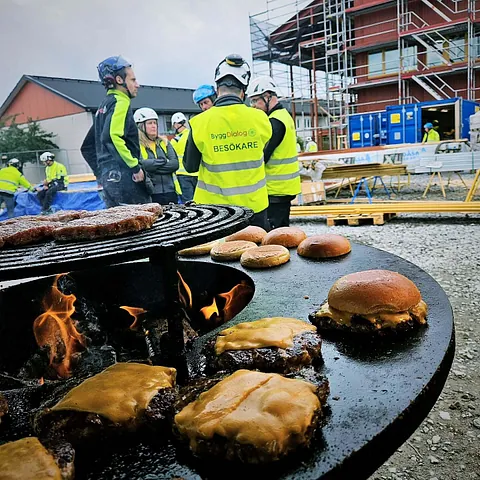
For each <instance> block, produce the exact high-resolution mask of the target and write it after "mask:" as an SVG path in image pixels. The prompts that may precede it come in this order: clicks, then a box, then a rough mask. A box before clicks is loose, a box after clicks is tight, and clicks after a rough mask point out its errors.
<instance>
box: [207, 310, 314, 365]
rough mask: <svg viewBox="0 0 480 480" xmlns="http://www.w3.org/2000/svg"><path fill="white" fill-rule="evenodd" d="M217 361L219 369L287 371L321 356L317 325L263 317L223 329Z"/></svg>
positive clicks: (215, 349) (215, 350) (214, 352)
mask: <svg viewBox="0 0 480 480" xmlns="http://www.w3.org/2000/svg"><path fill="white" fill-rule="evenodd" d="M212 343H213V345H212V356H213V361H212V362H211V364H213V365H214V366H215V367H216V368H217V369H219V370H229V371H234V370H239V369H241V368H246V369H249V370H254V369H258V370H262V371H264V372H278V373H287V372H289V371H293V370H297V369H299V368H301V367H304V366H307V365H310V364H311V363H312V361H313V360H314V359H316V358H321V346H322V339H321V338H320V335H318V334H317V327H315V326H314V325H312V324H310V323H307V322H304V321H302V320H297V319H296V318H285V317H273V318H262V319H260V320H256V321H254V322H244V323H239V324H238V325H234V326H233V327H230V328H227V329H225V330H222V331H221V332H220V333H219V334H218V335H217V337H216V339H215V340H213V342H212Z"/></svg>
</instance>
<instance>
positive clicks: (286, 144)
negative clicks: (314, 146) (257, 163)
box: [265, 108, 301, 195]
mask: <svg viewBox="0 0 480 480" xmlns="http://www.w3.org/2000/svg"><path fill="white" fill-rule="evenodd" d="M270 117H271V118H276V119H277V120H279V121H280V122H282V123H283V124H284V125H285V136H284V137H283V140H282V142H281V143H280V145H279V146H278V147H277V148H276V149H275V150H274V151H273V153H272V156H271V157H270V160H269V161H268V162H267V163H266V164H265V174H266V176H267V190H268V194H269V195H298V194H299V193H300V192H301V187H300V170H299V167H298V157H297V132H296V130H295V123H294V121H293V118H292V116H291V115H290V114H289V113H288V111H287V110H286V109H285V108H281V109H279V110H275V111H274V112H272V113H271V114H270Z"/></svg>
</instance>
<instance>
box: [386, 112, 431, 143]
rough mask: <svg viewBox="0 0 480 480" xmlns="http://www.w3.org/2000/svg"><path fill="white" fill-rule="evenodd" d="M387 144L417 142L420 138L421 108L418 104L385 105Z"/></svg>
mask: <svg viewBox="0 0 480 480" xmlns="http://www.w3.org/2000/svg"><path fill="white" fill-rule="evenodd" d="M386 110H387V131H388V132H387V138H388V144H390V145H393V144H399V143H417V142H420V141H421V140H422V109H421V107H420V104H418V103H411V104H408V105H389V106H388V107H387V109H386Z"/></svg>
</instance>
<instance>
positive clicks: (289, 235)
mask: <svg viewBox="0 0 480 480" xmlns="http://www.w3.org/2000/svg"><path fill="white" fill-rule="evenodd" d="M306 238H307V234H306V233H305V232H304V231H303V230H300V229H299V228H297V227H280V228H275V229H274V230H271V231H270V232H268V233H267V234H266V235H265V238H264V239H263V241H262V245H282V247H286V248H296V247H298V245H300V243H302V242H303V240H305V239H306Z"/></svg>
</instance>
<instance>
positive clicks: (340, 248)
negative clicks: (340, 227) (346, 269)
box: [297, 233, 352, 258]
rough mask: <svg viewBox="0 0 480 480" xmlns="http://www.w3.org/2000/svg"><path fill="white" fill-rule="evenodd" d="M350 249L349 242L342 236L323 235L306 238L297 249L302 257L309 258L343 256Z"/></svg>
mask: <svg viewBox="0 0 480 480" xmlns="http://www.w3.org/2000/svg"><path fill="white" fill-rule="evenodd" d="M351 249H352V247H351V246H350V242H349V241H348V240H347V239H346V238H345V237H342V235H335V234H334V233H325V234H323V235H314V236H313V237H308V238H306V239H305V240H304V241H303V242H302V243H301V244H300V245H299V246H298V249H297V252H298V254H299V255H301V256H302V257H309V258H330V257H338V256H340V255H345V254H347V253H349V252H350V250H351Z"/></svg>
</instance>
